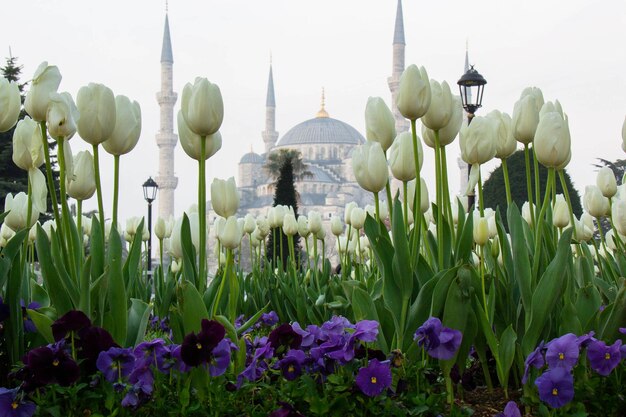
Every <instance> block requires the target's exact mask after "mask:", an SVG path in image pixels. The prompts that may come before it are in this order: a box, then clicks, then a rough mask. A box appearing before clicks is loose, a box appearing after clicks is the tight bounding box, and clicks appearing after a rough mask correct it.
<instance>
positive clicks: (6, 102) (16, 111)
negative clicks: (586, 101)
mask: <svg viewBox="0 0 626 417" xmlns="http://www.w3.org/2000/svg"><path fill="white" fill-rule="evenodd" d="M21 106H22V98H21V96H20V89H19V87H18V85H17V83H16V82H15V81H11V82H9V80H7V79H6V78H4V77H0V132H6V131H8V130H11V128H12V127H13V126H15V123H17V119H18V117H19V116H20V107H21Z"/></svg>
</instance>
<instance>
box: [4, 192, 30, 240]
mask: <svg viewBox="0 0 626 417" xmlns="http://www.w3.org/2000/svg"><path fill="white" fill-rule="evenodd" d="M28 199H29V197H28V195H26V193H23V192H20V193H17V194H16V195H15V197H14V196H13V194H11V193H8V194H7V196H6V198H5V200H4V211H9V214H7V216H6V217H5V218H4V223H5V224H6V225H7V227H10V228H11V229H12V230H16V231H17V230H21V229H24V228H25V227H28V228H30V227H32V226H33V225H34V224H35V223H36V222H37V219H39V211H37V208H36V207H35V204H33V205H32V212H31V216H30V222H28V223H27V222H26V216H27V215H28ZM7 240H8V239H7Z"/></svg>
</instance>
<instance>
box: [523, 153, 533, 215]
mask: <svg viewBox="0 0 626 417" xmlns="http://www.w3.org/2000/svg"><path fill="white" fill-rule="evenodd" d="M524 160H525V162H526V192H527V193H528V206H529V208H530V218H531V219H533V222H534V221H535V208H534V206H533V186H532V182H531V180H530V152H529V149H528V144H525V145H524ZM531 227H533V225H531Z"/></svg>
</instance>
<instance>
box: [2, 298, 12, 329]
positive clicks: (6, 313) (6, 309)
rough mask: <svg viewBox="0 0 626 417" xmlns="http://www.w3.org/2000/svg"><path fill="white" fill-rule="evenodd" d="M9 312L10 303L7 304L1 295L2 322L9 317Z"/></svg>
mask: <svg viewBox="0 0 626 417" xmlns="http://www.w3.org/2000/svg"><path fill="white" fill-rule="evenodd" d="M9 314H10V310H9V305H8V304H5V303H4V301H3V300H2V297H0V323H2V322H3V321H5V320H6V319H8V318H9ZM0 328H1V327H0Z"/></svg>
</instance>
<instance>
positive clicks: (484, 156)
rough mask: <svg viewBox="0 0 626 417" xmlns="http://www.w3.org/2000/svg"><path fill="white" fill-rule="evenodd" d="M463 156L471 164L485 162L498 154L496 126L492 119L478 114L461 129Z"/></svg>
mask: <svg viewBox="0 0 626 417" xmlns="http://www.w3.org/2000/svg"><path fill="white" fill-rule="evenodd" d="M459 145H460V147H461V158H463V160H464V161H465V162H467V163H468V164H470V165H474V164H484V163H485V162H488V161H489V160H491V159H492V158H493V157H494V156H496V126H495V124H494V122H493V121H492V119H488V118H486V117H480V116H476V117H474V119H473V120H472V123H470V124H469V125H468V126H464V127H463V128H462V129H461V138H460V141H459Z"/></svg>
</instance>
